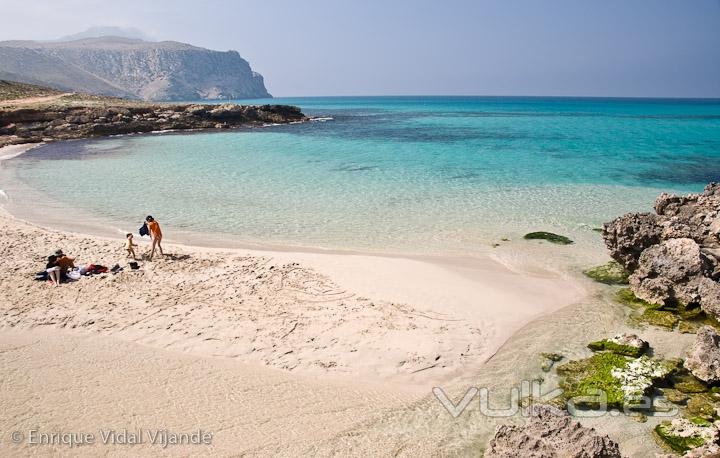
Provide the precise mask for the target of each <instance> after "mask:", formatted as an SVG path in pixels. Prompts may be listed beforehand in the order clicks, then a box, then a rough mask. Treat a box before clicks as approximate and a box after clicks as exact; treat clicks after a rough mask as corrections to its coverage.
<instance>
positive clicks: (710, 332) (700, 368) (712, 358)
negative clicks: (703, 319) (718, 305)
mask: <svg viewBox="0 0 720 458" xmlns="http://www.w3.org/2000/svg"><path fill="white" fill-rule="evenodd" d="M684 365H685V367H686V368H687V369H688V370H689V371H690V372H692V374H693V375H694V376H695V377H697V378H699V379H700V380H702V381H704V382H708V383H716V382H720V335H718V333H717V332H716V331H715V329H713V328H712V327H710V326H703V327H702V328H700V330H699V331H698V333H697V336H696V337H695V341H694V342H693V344H692V346H691V347H690V348H689V349H688V351H687V358H686V359H685V363H684Z"/></svg>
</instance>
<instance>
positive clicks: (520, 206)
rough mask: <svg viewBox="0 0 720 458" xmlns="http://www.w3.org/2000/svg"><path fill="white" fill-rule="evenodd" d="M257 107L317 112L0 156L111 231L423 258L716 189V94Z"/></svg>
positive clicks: (582, 233)
mask: <svg viewBox="0 0 720 458" xmlns="http://www.w3.org/2000/svg"><path fill="white" fill-rule="evenodd" d="M248 102H250V103H263V102H266V101H257V100H253V101H248ZM267 102H270V103H288V104H293V105H299V106H300V107H301V108H302V110H303V111H304V112H305V113H306V114H308V115H312V116H319V117H321V119H319V120H316V121H313V122H309V123H305V124H294V125H282V126H269V127H265V128H261V129H248V130H236V131H223V132H213V133H209V132H208V133H191V134H162V135H160V134H158V135H137V136H124V137H115V138H110V139H100V140H90V141H72V142H64V143H56V144H49V145H46V146H43V147H40V148H36V149H33V150H31V151H30V152H28V153H27V154H24V155H22V156H19V157H17V158H14V159H12V160H10V161H8V164H9V165H10V166H11V169H12V170H14V172H15V174H16V176H17V177H18V178H19V179H20V180H22V181H23V182H25V183H27V184H29V185H30V186H31V187H33V188H36V189H39V190H40V191H43V192H45V193H48V194H51V195H52V198H53V199H57V200H59V201H61V202H63V203H67V204H68V205H69V206H71V207H77V208H80V209H83V210H87V211H89V212H90V213H92V214H94V215H97V216H98V217H99V218H101V219H105V220H107V221H108V222H113V223H114V224H125V223H127V225H126V226H123V227H128V228H135V227H136V226H138V225H139V221H140V220H141V218H142V217H143V216H144V215H146V214H152V215H153V216H155V217H156V218H157V219H158V220H159V221H161V222H162V224H163V227H164V230H165V232H167V233H168V234H172V231H173V229H177V230H183V231H190V232H197V233H214V234H225V235H226V236H228V237H233V238H235V239H238V240H244V241H248V242H261V243H271V244H276V245H277V244H280V245H294V246H307V247H321V248H347V249H359V250H380V251H397V252H421V253H429V252H433V253H440V252H442V253H451V252H452V253H459V252H473V251H475V250H477V249H481V248H482V247H487V246H488V245H489V244H491V243H493V241H496V240H499V239H500V238H511V239H512V238H517V237H519V236H520V235H522V234H523V233H524V232H527V231H531V230H550V231H555V232H561V233H566V234H568V235H570V236H571V237H574V238H576V239H579V240H586V239H587V240H590V239H593V240H594V239H597V233H596V232H594V231H592V229H593V228H596V227H598V226H599V225H600V224H601V223H602V222H604V221H608V220H609V219H611V218H613V217H614V216H616V215H618V214H621V213H624V212H627V211H637V210H650V209H651V208H652V203H653V201H654V199H655V197H656V195H657V194H658V193H659V192H661V191H672V192H697V191H700V190H702V188H703V186H704V185H705V184H706V183H707V182H708V181H711V180H719V179H720V100H659V99H658V100H654V99H652V100H651V99H596V98H534V97H331V98H289V99H273V100H271V101H267ZM38 204H40V203H38Z"/></svg>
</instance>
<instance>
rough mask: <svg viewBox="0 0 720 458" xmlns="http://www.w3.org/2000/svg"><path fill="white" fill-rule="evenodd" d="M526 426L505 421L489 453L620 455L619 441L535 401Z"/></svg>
mask: <svg viewBox="0 0 720 458" xmlns="http://www.w3.org/2000/svg"><path fill="white" fill-rule="evenodd" d="M530 413H531V416H530V420H529V421H528V423H527V424H526V425H524V426H514V425H502V426H499V427H498V428H497V430H496V431H495V437H493V439H492V440H490V443H489V444H488V447H487V450H486V451H485V456H486V457H493V458H501V457H502V458H504V457H507V458H511V457H512V458H515V457H518V456H522V457H538V458H539V457H542V458H551V457H586V458H615V457H618V458H619V457H620V456H621V455H620V449H619V447H618V444H617V443H615V442H613V441H612V440H611V439H610V438H609V437H608V436H600V435H599V434H598V433H597V432H595V430H594V429H592V428H585V427H583V426H582V425H580V423H578V422H576V421H574V420H573V419H572V418H571V417H570V415H569V414H568V413H567V412H564V411H562V410H559V409H557V408H555V407H552V406H548V405H533V406H531V408H530Z"/></svg>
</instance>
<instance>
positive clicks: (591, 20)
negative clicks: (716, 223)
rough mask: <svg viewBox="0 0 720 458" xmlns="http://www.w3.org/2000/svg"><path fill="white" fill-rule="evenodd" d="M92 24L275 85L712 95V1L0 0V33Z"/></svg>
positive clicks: (286, 88) (719, 37)
mask: <svg viewBox="0 0 720 458" xmlns="http://www.w3.org/2000/svg"><path fill="white" fill-rule="evenodd" d="M91 26H121V27H137V28H139V29H141V30H143V31H144V32H145V33H147V34H148V35H150V36H152V37H154V38H156V39H168V40H178V41H184V42H188V43H192V44H195V45H199V46H205V47H208V48H212V49H218V50H227V49H235V50H238V51H239V52H240V54H241V55H242V56H243V57H245V58H246V59H248V60H249V61H250V64H251V65H252V67H253V69H255V70H256V71H259V72H260V73H262V74H263V75H264V76H265V82H266V86H267V87H268V90H269V91H270V92H271V93H273V94H274V95H275V96H294V95H374V94H377V95H385V94H448V95H450V94H491V95H592V96H671V97H682V96H686V97H720V0H672V1H671V0H596V1H585V0H544V1H541V0H535V1H532V0H486V1H483V0H476V1H471V0H467V1H466V0H445V1H440V0H435V1H425V0H416V1H411V0H356V1H350V0H335V1H331V0H302V1H298V0H282V1H281V0H278V1H272V0H264V1H260V0H253V1H250V0H247V1H229V0H227V1H225V0H208V1H198V0H174V1H150V0H140V1H136V0H124V1H122V2H111V1H107V0H103V1H91V0H47V1H33V0H26V1H23V2H18V1H16V0H12V1H11V0H0V40H5V39H53V38H57V37H59V36H62V35H67V34H71V33H75V32H80V31H82V30H84V29H87V28H89V27H91Z"/></svg>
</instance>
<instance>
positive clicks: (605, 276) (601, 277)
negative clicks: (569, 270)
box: [583, 261, 630, 285]
mask: <svg viewBox="0 0 720 458" xmlns="http://www.w3.org/2000/svg"><path fill="white" fill-rule="evenodd" d="M583 273H584V274H585V275H586V276H587V277H590V278H592V279H593V280H595V281H596V282H599V283H604V284H606V285H627V284H628V277H629V276H630V273H629V272H628V271H627V270H625V268H624V267H623V266H621V265H620V263H618V262H617V261H610V262H608V263H607V264H603V265H601V266H597V267H593V268H592V269H587V270H584V271H583Z"/></svg>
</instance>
